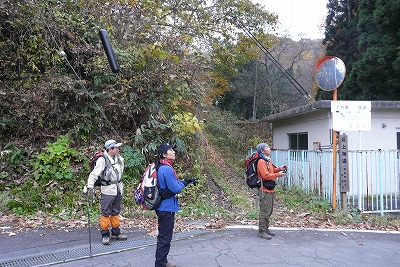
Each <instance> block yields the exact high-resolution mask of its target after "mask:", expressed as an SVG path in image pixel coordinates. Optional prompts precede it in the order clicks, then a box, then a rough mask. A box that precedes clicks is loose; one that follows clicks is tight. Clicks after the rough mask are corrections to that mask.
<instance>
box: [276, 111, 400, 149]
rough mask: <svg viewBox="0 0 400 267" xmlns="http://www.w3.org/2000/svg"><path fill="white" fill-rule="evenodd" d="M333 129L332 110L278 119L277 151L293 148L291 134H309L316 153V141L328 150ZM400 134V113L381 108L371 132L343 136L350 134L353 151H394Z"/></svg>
mask: <svg viewBox="0 0 400 267" xmlns="http://www.w3.org/2000/svg"><path fill="white" fill-rule="evenodd" d="M383 124H384V127H382V125H383ZM331 128H332V122H331V115H330V110H327V109H320V110H314V111H313V112H310V113H306V114H301V115H296V116H292V117H289V118H284V119H280V120H276V121H274V122H273V127H272V134H273V148H275V149H289V136H288V134H291V133H308V149H309V150H313V148H314V146H313V144H314V142H320V145H321V147H322V148H328V147H329V145H330V144H331V139H332V137H331V130H330V129H331ZM397 131H400V110H394V109H386V110H385V109H378V110H372V113H371V131H364V132H340V133H345V134H347V135H348V145H349V148H348V149H349V150H358V149H362V150H376V149H383V150H388V149H389V150H390V149H397Z"/></svg>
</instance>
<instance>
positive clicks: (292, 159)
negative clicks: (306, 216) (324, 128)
mask: <svg viewBox="0 0 400 267" xmlns="http://www.w3.org/2000/svg"><path fill="white" fill-rule="evenodd" d="M271 158H272V161H273V162H274V164H275V165H277V166H280V165H287V166H288V175H287V177H283V178H281V181H280V183H281V184H282V185H286V186H290V187H292V186H299V187H302V188H303V191H304V192H306V193H311V192H313V193H316V194H318V195H320V196H321V197H323V198H324V199H326V200H327V201H329V202H330V203H332V196H333V153H332V150H322V151H318V150H315V151H314V150H273V151H272V153H271ZM337 159H338V160H339V157H337ZM347 159H348V161H349V172H348V179H349V180H348V181H349V184H350V191H349V192H347V204H348V205H351V206H354V207H357V208H358V209H359V210H360V211H361V212H364V213H381V214H383V213H386V212H400V198H399V196H400V189H399V188H400V175H399V164H400V163H399V151H398V150H354V151H348V156H347ZM336 166H337V174H336V178H337V179H336V181H337V185H336V200H337V205H340V204H341V202H342V200H341V192H340V184H339V183H340V179H339V177H340V173H339V172H340V170H339V162H338V163H337V165H336Z"/></svg>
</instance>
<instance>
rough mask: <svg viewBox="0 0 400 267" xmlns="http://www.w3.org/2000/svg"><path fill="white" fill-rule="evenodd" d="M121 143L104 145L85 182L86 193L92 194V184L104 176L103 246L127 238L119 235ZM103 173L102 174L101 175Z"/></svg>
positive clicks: (111, 141)
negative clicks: (103, 149) (102, 151)
mask: <svg viewBox="0 0 400 267" xmlns="http://www.w3.org/2000/svg"><path fill="white" fill-rule="evenodd" d="M121 145H122V143H118V142H117V141H115V140H108V141H107V142H106V143H105V144H104V148H105V151H104V154H103V156H101V157H99V158H98V159H97V161H96V165H95V167H94V169H93V170H92V171H91V173H90V174H89V178H88V180H87V185H86V187H87V190H88V193H91V194H93V188H94V184H95V182H96V180H97V178H98V177H99V176H100V175H104V178H103V181H104V182H102V185H101V204H100V205H101V217H100V232H101V236H102V240H101V242H102V243H103V244H104V245H109V244H110V229H109V228H110V226H111V239H114V240H126V239H127V237H126V236H125V235H123V234H121V230H120V217H119V213H120V210H121V201H122V195H123V189H124V185H123V183H122V181H121V178H122V174H123V172H124V159H123V157H122V156H120V155H119V149H120V147H121ZM103 171H104V174H103Z"/></svg>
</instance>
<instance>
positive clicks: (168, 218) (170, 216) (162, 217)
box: [155, 210, 175, 267]
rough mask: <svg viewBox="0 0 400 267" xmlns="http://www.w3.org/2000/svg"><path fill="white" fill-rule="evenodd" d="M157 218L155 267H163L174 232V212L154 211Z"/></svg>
mask: <svg viewBox="0 0 400 267" xmlns="http://www.w3.org/2000/svg"><path fill="white" fill-rule="evenodd" d="M156 213H157V217H158V236H157V249H156V262H155V267H165V265H166V264H167V262H168V260H167V257H168V253H169V249H170V247H171V240H172V233H173V232H174V222H175V212H169V211H158V210H157V211H156Z"/></svg>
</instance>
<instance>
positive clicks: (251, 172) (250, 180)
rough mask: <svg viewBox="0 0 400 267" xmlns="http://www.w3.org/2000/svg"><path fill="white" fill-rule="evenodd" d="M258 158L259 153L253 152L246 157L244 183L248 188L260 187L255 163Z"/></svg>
mask: <svg viewBox="0 0 400 267" xmlns="http://www.w3.org/2000/svg"><path fill="white" fill-rule="evenodd" d="M260 158H261V157H260V155H259V154H258V153H257V152H254V153H253V154H251V155H250V156H249V157H248V158H247V159H246V171H245V173H246V184H247V185H248V186H249V187H250V188H260V186H261V184H260V179H258V176H257V163H258V160H259V159H260Z"/></svg>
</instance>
